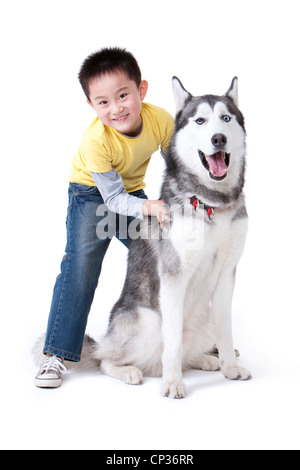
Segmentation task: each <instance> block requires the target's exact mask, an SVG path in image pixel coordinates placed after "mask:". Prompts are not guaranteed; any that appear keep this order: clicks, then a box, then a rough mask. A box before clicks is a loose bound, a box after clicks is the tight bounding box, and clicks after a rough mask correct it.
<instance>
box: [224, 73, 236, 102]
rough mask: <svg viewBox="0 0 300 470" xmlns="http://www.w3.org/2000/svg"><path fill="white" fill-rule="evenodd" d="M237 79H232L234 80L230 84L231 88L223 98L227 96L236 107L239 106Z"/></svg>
mask: <svg viewBox="0 0 300 470" xmlns="http://www.w3.org/2000/svg"><path fill="white" fill-rule="evenodd" d="M238 82H239V80H238V78H237V77H234V79H233V80H232V82H231V86H230V88H229V90H228V91H227V92H226V93H225V96H228V98H230V99H232V101H233V102H234V104H235V105H236V106H238V105H239V87H238Z"/></svg>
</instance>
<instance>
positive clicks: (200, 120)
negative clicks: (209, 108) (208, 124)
mask: <svg viewBox="0 0 300 470" xmlns="http://www.w3.org/2000/svg"><path fill="white" fill-rule="evenodd" d="M196 123H197V124H199V126H202V124H204V123H205V119H203V118H199V119H197V120H196Z"/></svg>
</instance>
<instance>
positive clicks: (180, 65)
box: [0, 0, 300, 450]
mask: <svg viewBox="0 0 300 470" xmlns="http://www.w3.org/2000/svg"><path fill="white" fill-rule="evenodd" d="M298 4H299V2H297V0H294V1H293V0H285V1H278V0H259V1H255V0H254V1H252V2H248V3H246V2H241V1H240V0H227V1H226V2H225V1H218V0H210V1H209V2H208V1H202V0H196V1H194V0H186V1H185V2H181V1H177V0H163V1H156V0H152V1H151V2H148V3H144V2H140V1H136V0H128V1H127V2H125V1H119V0H115V1H100V0H98V1H93V0H85V1H84V2H83V1H77V0H52V1H51V2H45V1H40V0H38V1H34V0H27V1H16V0H10V1H9V2H1V6H0V47H1V55H0V60H1V71H0V80H1V87H0V93H1V96H0V112H1V128H0V132H1V156H0V158H1V160H0V161H1V163H0V175H1V185H0V193H1V202H0V204H1V212H0V213H1V232H0V236H1V244H0V247H1V271H2V277H1V297H0V299H1V307H0V311H1V326H0V328H1V331H0V347H1V388H0V396H1V401H0V407H1V411H0V428H1V437H0V443H1V444H0V445H1V447H2V448H3V449H105V450H113V449H131V450H133V449H156V450H158V449H173V450H176V449H206V450H209V449H213V450H219V449H226V450H230V449H232V450H234V449H242V450H246V449H263V450H264V449H299V448H300V437H299V418H300V404H299V401H300V400H299V397H300V361H299V357H298V344H299V331H300V318H299V317H300V315H299V313H300V312H299V261H300V260H299V235H300V234H299V224H298V211H299V207H298V206H299V176H300V165H299V160H300V155H299V140H300V137H299V122H300V113H299V83H300V72H299V70H300V68H299V65H298V63H299V43H300V41H299V39H300V38H299V24H298V23H299V13H298V9H297V7H298V6H299V5H298ZM103 46H122V47H126V48H127V49H128V50H130V51H132V52H133V53H134V55H135V56H136V58H137V60H138V61H139V63H140V66H141V69H142V72H143V78H144V79H147V80H148V81H149V84H150V88H149V93H148V96H147V100H146V101H148V102H151V103H154V104H156V105H158V106H162V107H165V108H166V109H167V110H169V111H170V112H171V113H172V114H174V105H173V97H172V88H171V77H172V76H173V75H177V76H178V77H179V78H180V79H181V81H182V82H183V84H184V85H185V87H186V88H187V89H188V90H189V91H191V92H192V93H194V94H206V93H214V94H223V93H224V92H225V91H226V90H227V89H228V87H229V85H230V83H231V80H232V78H233V77H234V76H235V75H237V76H238V77H239V83H240V107H241V109H242V111H243V113H244V115H245V118H246V124H247V131H248V172H247V186H246V194H247V201H248V209H249V214H250V230H249V237H248V242H247V247H246V251H245V254H244V257H243V260H242V263H241V265H240V268H239V271H238V282H237V288H236V294H235V301H234V306H233V317H234V337H235V345H236V347H237V348H239V349H240V352H241V355H242V358H241V363H242V364H243V365H244V366H245V367H247V368H249V369H250V370H251V371H252V373H253V381H251V382H247V383H236V382H229V381H226V380H225V379H224V378H223V377H222V374H221V373H208V372H192V373H189V374H187V375H186V384H187V387H188V391H189V395H188V397H187V398H186V399H185V400H181V401H171V400H168V399H164V398H162V397H160V380H159V379H146V381H145V384H144V385H143V386H142V387H129V386H125V385H124V384H122V383H119V382H117V381H115V380H113V379H110V378H109V377H104V376H101V375H100V374H99V373H98V372H92V373H81V374H77V375H70V376H67V377H66V379H65V382H64V385H63V387H62V388H61V389H59V390H56V391H55V390H51V391H43V390H38V389H36V388H35V387H34V385H33V379H34V375H35V373H36V369H35V366H34V365H33V364H32V361H31V356H30V349H31V346H32V343H33V342H34V340H35V338H36V337H37V336H38V335H39V334H41V333H42V332H43V331H44V330H45V327H46V322H47V317H48V312H49V308H50V301H51V296H52V289H53V285H54V281H55V278H56V276H57V274H58V271H59V264H60V260H61V258H62V256H63V254H64V247H65V217H66V209H67V187H68V174H69V169H70V162H71V159H72V157H73V155H74V154H75V152H76V151H77V148H78V145H79V143H80V140H81V137H82V134H83V132H84V130H85V128H86V127H87V126H88V124H89V123H90V121H91V120H92V119H93V118H94V114H93V112H92V110H91V109H90V108H89V107H88V105H87V104H86V102H85V98H84V95H83V93H82V90H81V88H80V85H79V83H78V80H77V73H78V71H79V68H80V65H81V63H82V61H83V60H84V59H85V57H86V56H87V55H88V54H90V53H91V52H93V51H95V50H97V49H100V48H101V47H103ZM162 171H163V162H162V159H161V157H160V155H159V154H156V155H155V156H154V157H153V160H152V164H151V167H150V169H149V172H148V174H147V180H146V181H147V193H148V196H149V197H150V198H157V197H158V195H159V187H160V182H161V174H162ZM126 255H127V253H126V250H125V249H124V248H123V247H122V246H121V244H119V243H117V242H115V243H114V244H113V245H112V247H111V249H110V251H109V253H108V255H107V258H106V260H105V266H104V269H103V274H102V276H101V279H100V284H99V288H98V291H97V294H96V299H95V302H94V305H93V309H92V312H91V316H90V321H89V325H88V331H89V333H90V334H91V335H93V336H94V337H95V338H98V337H100V335H101V334H102V333H103V332H104V330H105V326H106V323H107V318H108V315H109V311H110V308H111V307H112V305H113V303H114V302H115V301H116V300H117V299H118V296H119V293H120V290H121V288H122V284H123V279H124V275H125V270H126Z"/></svg>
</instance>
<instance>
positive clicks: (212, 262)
mask: <svg viewBox="0 0 300 470" xmlns="http://www.w3.org/2000/svg"><path fill="white" fill-rule="evenodd" d="M236 212H237V205H235V206H233V207H229V208H226V209H215V214H214V217H213V219H212V220H210V219H209V217H208V215H207V214H206V212H205V211H204V210H203V209H201V208H199V209H196V210H195V209H194V208H193V207H192V206H191V207H190V208H188V212H187V213H185V216H184V218H183V217H182V215H181V214H177V215H176V214H173V217H172V220H173V222H172V227H171V229H170V232H169V235H168V240H169V243H170V245H171V247H172V249H173V256H171V260H172V261H171V264H172V263H173V265H174V269H173V270H170V255H171V253H169V256H168V264H169V266H168V270H166V269H165V267H164V266H163V272H164V271H165V272H167V274H170V273H171V274H172V273H173V274H176V275H178V276H191V277H192V276H193V275H196V276H197V281H198V282H201V281H202V280H205V282H206V283H207V285H209V284H210V282H209V279H208V277H209V276H210V275H213V277H214V278H216V277H218V276H217V273H218V272H220V271H221V270H222V269H226V266H227V265H228V266H236V265H237V264H238V261H239V259H240V256H241V254H242V251H243V248H244V243H245V238H246V232H247V218H246V217H243V218H239V219H235V214H236ZM170 245H169V246H170ZM164 259H166V257H163V259H162V263H164ZM199 288H200V286H199Z"/></svg>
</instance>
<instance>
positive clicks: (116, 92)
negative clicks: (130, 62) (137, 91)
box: [94, 86, 129, 100]
mask: <svg viewBox="0 0 300 470" xmlns="http://www.w3.org/2000/svg"><path fill="white" fill-rule="evenodd" d="M128 89H129V87H127V86H123V87H122V88H118V89H117V90H116V91H115V92H114V94H115V95H116V94H118V93H121V91H125V90H128ZM103 98H106V96H104V95H103V96H96V98H94V100H100V99H103Z"/></svg>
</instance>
